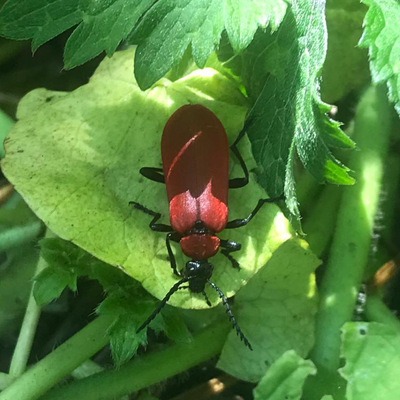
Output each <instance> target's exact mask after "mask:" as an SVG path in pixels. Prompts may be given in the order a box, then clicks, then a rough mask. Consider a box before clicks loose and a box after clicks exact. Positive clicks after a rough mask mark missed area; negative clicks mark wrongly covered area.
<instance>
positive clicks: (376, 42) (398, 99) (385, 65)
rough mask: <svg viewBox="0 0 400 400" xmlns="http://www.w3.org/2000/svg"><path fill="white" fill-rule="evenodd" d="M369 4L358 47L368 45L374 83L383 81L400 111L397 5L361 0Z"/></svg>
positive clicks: (383, 0)
mask: <svg viewBox="0 0 400 400" xmlns="http://www.w3.org/2000/svg"><path fill="white" fill-rule="evenodd" d="M363 3H365V4H367V5H368V6H369V10H368V12H367V15H366V17H365V20H364V26H365V29H364V34H363V36H362V38H361V41H360V46H361V47H368V51H369V57H370V69H371V75H372V80H373V81H374V82H386V83H387V86H388V89H389V98H390V100H391V101H393V102H394V103H395V108H396V111H397V113H398V114H400V83H399V82H400V81H399V64H400V45H399V43H400V31H399V24H400V4H399V2H398V1H396V0H363Z"/></svg>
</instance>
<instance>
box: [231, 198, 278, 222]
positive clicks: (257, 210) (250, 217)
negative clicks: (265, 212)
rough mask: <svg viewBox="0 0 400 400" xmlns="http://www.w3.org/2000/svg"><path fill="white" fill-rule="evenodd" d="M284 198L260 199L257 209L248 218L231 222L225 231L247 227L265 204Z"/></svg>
mask: <svg viewBox="0 0 400 400" xmlns="http://www.w3.org/2000/svg"><path fill="white" fill-rule="evenodd" d="M283 199H284V196H283V195H281V196H279V197H274V198H271V199H260V200H258V203H257V205H256V207H255V208H254V210H253V211H252V212H251V213H250V214H249V216H248V217H247V218H243V219H234V220H232V221H229V222H228V223H227V224H226V226H225V229H235V228H240V227H241V226H245V225H247V224H248V223H249V222H250V221H251V220H252V219H253V218H254V216H255V215H256V214H257V213H258V212H259V211H260V208H261V207H262V206H263V205H264V204H265V203H276V202H277V201H279V200H283Z"/></svg>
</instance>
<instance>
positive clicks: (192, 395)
mask: <svg viewBox="0 0 400 400" xmlns="http://www.w3.org/2000/svg"><path fill="white" fill-rule="evenodd" d="M237 382H238V381H237V379H236V378H234V377H233V376H230V375H227V374H224V375H221V376H219V377H218V378H213V379H210V380H209V381H207V382H205V383H202V384H201V385H198V386H196V387H194V388H193V389H190V390H188V391H186V392H185V393H181V394H180V395H178V396H176V397H174V398H172V399H171V400H205V399H208V398H211V397H212V396H216V395H218V394H220V393H222V392H223V391H224V390H226V389H227V388H229V387H231V386H233V385H234V384H235V383H237Z"/></svg>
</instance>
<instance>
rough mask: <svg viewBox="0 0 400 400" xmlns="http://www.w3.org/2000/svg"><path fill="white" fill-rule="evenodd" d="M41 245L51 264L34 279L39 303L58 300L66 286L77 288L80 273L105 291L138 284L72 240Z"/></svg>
mask: <svg viewBox="0 0 400 400" xmlns="http://www.w3.org/2000/svg"><path fill="white" fill-rule="evenodd" d="M40 247H41V256H42V257H43V258H44V259H45V260H46V262H47V263H48V264H49V266H48V267H47V268H46V269H44V270H43V271H42V272H41V273H40V274H39V275H38V276H37V277H36V278H35V281H36V282H35V286H34V295H35V299H36V301H37V303H38V304H41V305H43V304H47V303H49V302H50V301H52V300H54V299H56V298H57V297H58V296H59V295H60V294H61V292H62V291H63V290H64V289H65V288H66V287H69V288H70V289H71V290H72V291H76V286H77V279H78V278H79V277H81V276H87V277H89V278H90V279H96V280H98V281H99V283H100V284H101V285H102V286H103V289H104V291H106V292H112V291H113V290H120V289H122V288H125V287H129V288H134V287H135V282H134V281H133V280H132V279H129V278H127V277H126V275H125V274H124V273H123V272H122V271H120V270H117V269H116V268H112V267H111V266H110V265H107V264H105V263H104V262H102V261H100V260H98V259H96V258H94V257H93V256H92V255H91V254H89V253H87V252H86V251H84V250H82V249H80V248H79V247H77V246H75V245H74V244H73V243H71V242H67V241H65V240H62V239H59V238H47V239H42V240H41V241H40ZM137 287H138V286H137Z"/></svg>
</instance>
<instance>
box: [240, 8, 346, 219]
mask: <svg viewBox="0 0 400 400" xmlns="http://www.w3.org/2000/svg"><path fill="white" fill-rule="evenodd" d="M326 39H327V34H326V26H325V2H324V1H323V0H314V1H312V2H310V1H308V0H299V1H296V2H293V4H292V7H291V9H288V12H287V13H286V16H285V18H284V21H283V23H282V25H281V27H280V28H279V30H278V31H277V32H276V33H274V34H271V33H269V32H261V31H259V32H258V34H257V35H256V37H255V40H254V41H253V42H252V44H251V45H250V46H249V48H248V49H247V50H246V51H245V52H244V54H243V56H242V60H243V77H244V82H245V86H246V89H247V91H248V93H249V96H250V98H251V99H252V100H253V101H255V105H254V107H253V109H252V110H251V112H250V115H249V121H248V129H247V132H248V135H249V137H250V140H251V142H252V147H253V153H254V157H255V159H256V161H257V163H258V164H259V165H261V166H262V167H263V170H262V171H261V174H260V176H259V182H260V183H261V185H262V186H263V187H264V188H265V189H266V190H267V192H268V193H269V195H270V196H279V195H280V194H282V193H283V192H284V193H285V195H286V200H287V205H288V207H289V210H290V211H291V212H292V213H293V214H294V215H296V216H297V217H299V210H298V206H297V200H296V197H295V182H294V177H293V157H294V155H295V153H297V154H298V156H299V158H300V160H301V162H302V163H303V165H304V166H305V168H306V169H307V170H308V171H310V173H311V174H312V175H313V176H314V177H315V178H316V179H317V181H318V182H320V183H323V182H331V183H335V184H346V185H348V184H352V183H354V179H352V178H351V177H350V176H349V175H348V169H347V168H346V167H344V166H343V165H342V164H340V162H339V161H337V160H336V159H335V157H334V156H333V155H332V153H331V152H330V150H329V146H332V145H333V146H337V147H341V148H351V147H354V143H353V142H352V141H351V140H350V139H349V138H348V137H347V136H346V135H345V134H344V133H343V132H342V131H341V130H340V129H339V124H338V123H337V122H335V121H332V120H331V119H330V118H329V117H328V116H327V115H326V114H327V112H328V111H329V106H328V105H327V104H324V103H322V101H321V100H320V95H319V81H320V79H319V77H320V74H321V69H322V65H323V63H324V60H325V55H326Z"/></svg>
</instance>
